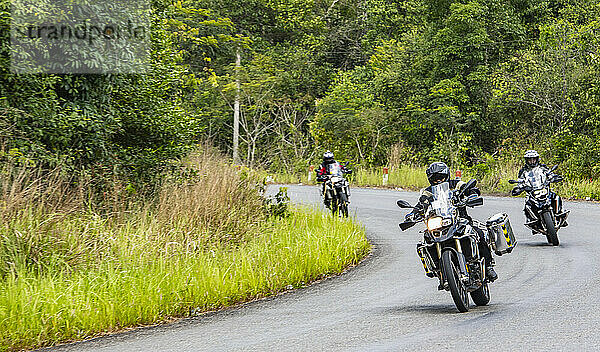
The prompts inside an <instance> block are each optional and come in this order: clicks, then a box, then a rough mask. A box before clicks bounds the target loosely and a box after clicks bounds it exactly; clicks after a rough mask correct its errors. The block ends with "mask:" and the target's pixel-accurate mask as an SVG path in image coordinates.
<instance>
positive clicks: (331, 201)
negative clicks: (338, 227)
mask: <svg viewBox="0 0 600 352" xmlns="http://www.w3.org/2000/svg"><path fill="white" fill-rule="evenodd" d="M322 177H323V178H324V181H323V182H324V184H325V186H324V189H323V202H324V203H325V206H327V207H328V208H330V209H331V212H332V213H333V214H334V215H336V214H339V215H340V216H343V217H348V203H349V199H350V183H349V182H348V181H347V180H346V179H345V178H344V171H343V168H342V166H341V165H340V164H339V163H337V162H335V163H332V164H329V165H327V174H326V175H323V176H322Z"/></svg>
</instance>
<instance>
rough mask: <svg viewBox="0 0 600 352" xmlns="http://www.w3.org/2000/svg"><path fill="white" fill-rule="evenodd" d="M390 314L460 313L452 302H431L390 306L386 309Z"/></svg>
mask: <svg viewBox="0 0 600 352" xmlns="http://www.w3.org/2000/svg"><path fill="white" fill-rule="evenodd" d="M384 312H385V313H388V314H398V313H400V314H401V313H422V314H447V313H458V310H456V307H455V306H454V305H451V304H431V305H418V306H406V307H396V308H389V309H386V310H385V311H384Z"/></svg>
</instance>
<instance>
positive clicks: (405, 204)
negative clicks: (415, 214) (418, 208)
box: [396, 199, 412, 208]
mask: <svg viewBox="0 0 600 352" xmlns="http://www.w3.org/2000/svg"><path fill="white" fill-rule="evenodd" d="M396 205H397V206H398V207H400V208H412V205H410V203H409V202H407V201H405V200H402V199H398V200H397V201H396Z"/></svg>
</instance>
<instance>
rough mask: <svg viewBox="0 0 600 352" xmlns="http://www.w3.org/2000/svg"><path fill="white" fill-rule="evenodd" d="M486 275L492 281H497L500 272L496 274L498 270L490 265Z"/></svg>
mask: <svg viewBox="0 0 600 352" xmlns="http://www.w3.org/2000/svg"><path fill="white" fill-rule="evenodd" d="M485 275H486V276H487V277H488V279H489V280H490V282H494V281H496V279H497V278H498V274H496V270H494V268H493V267H492V266H491V265H490V266H488V267H487V268H486V269H485Z"/></svg>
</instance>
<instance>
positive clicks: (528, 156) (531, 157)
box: [523, 149, 540, 167]
mask: <svg viewBox="0 0 600 352" xmlns="http://www.w3.org/2000/svg"><path fill="white" fill-rule="evenodd" d="M523 158H525V165H526V166H529V167H535V166H537V165H538V164H539V162H540V154H539V153H538V152H537V151H535V150H533V149H532V150H528V151H526V152H525V155H523Z"/></svg>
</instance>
